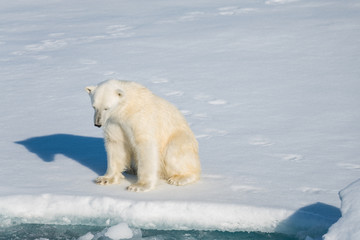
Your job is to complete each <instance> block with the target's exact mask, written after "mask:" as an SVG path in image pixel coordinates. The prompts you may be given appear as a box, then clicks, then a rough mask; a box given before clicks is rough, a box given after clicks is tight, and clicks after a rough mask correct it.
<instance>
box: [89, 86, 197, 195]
mask: <svg viewBox="0 0 360 240" xmlns="http://www.w3.org/2000/svg"><path fill="white" fill-rule="evenodd" d="M86 91H87V92H88V93H89V95H90V98H91V103H92V106H93V107H94V109H95V115H94V124H95V126H97V127H101V126H103V129H104V138H105V147H106V152H107V159H108V167H107V171H106V174H105V175H104V176H100V177H98V178H97V179H96V180H95V182H96V183H98V184H101V185H107V184H115V183H119V182H120V181H121V179H123V178H124V176H123V174H122V172H123V171H126V170H133V168H134V170H136V172H137V175H138V181H137V182H136V183H135V184H132V185H130V186H129V187H127V190H129V191H134V192H139V191H149V190H151V189H153V188H154V187H155V185H156V183H157V180H158V179H159V178H162V179H166V180H167V182H168V183H169V184H173V185H185V184H189V183H193V182H195V181H197V180H198V179H199V177H200V161H199V156H198V143H197V141H196V139H195V136H194V134H193V132H192V131H191V130H190V127H189V125H188V124H187V122H186V120H185V118H184V117H183V116H182V114H181V113H180V111H179V110H178V109H177V108H176V107H175V106H173V105H172V104H170V103H169V102H167V101H165V100H164V99H162V98H160V97H157V96H155V95H154V94H153V93H152V92H151V91H150V90H148V89H147V88H145V87H144V86H142V85H140V84H138V83H135V82H128V81H120V80H108V81H104V82H102V83H100V84H99V85H98V86H91V87H86Z"/></svg>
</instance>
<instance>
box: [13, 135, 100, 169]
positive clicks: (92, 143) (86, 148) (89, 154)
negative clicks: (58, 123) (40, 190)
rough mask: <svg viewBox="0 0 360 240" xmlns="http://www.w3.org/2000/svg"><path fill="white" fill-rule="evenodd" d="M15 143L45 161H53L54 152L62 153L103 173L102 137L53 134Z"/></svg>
mask: <svg viewBox="0 0 360 240" xmlns="http://www.w3.org/2000/svg"><path fill="white" fill-rule="evenodd" d="M15 143H17V144H21V145H23V146H25V147H26V149H27V150H28V151H29V152H32V153H35V154H36V155H37V156H39V158H41V159H42V160H43V161H45V162H51V161H54V157H55V155H56V154H62V155H64V156H66V157H68V158H71V159H73V160H75V161H77V162H79V163H80V164H82V165H83V166H86V167H88V168H89V169H91V170H92V171H94V172H95V173H97V174H98V175H103V174H104V173H105V171H106V151H105V147H104V140H103V139H102V138H95V137H84V136H76V135H71V134H53V135H48V136H41V137H33V138H29V139H26V140H23V141H18V142H15Z"/></svg>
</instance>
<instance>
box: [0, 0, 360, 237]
mask: <svg viewBox="0 0 360 240" xmlns="http://www.w3.org/2000/svg"><path fill="white" fill-rule="evenodd" d="M359 11H360V4H359V3H358V2H357V1H352V0H347V1H335V0H328V1H313V0H298V1H293V0H268V1H265V0H263V1H260V0H259V1H258V0H256V1H253V0H251V1H250V0H242V1H235V0H226V1H212V0H199V1H195V2H194V1H190V0H184V1H176V2H174V1H163V0H154V1H151V2H150V1H144V0H136V1H115V0H109V1H107V2H106V3H104V2H103V1H99V0H94V1H91V2H89V1H85V0H80V1H76V2H71V3H70V2H64V1H58V0H50V1H45V0H36V1H31V2H28V1H10V2H9V1H2V2H0V22H1V25H0V46H1V47H0V68H1V71H0V79H1V80H0V89H1V90H2V100H1V102H0V110H1V115H0V122H1V123H2V124H3V126H2V128H1V130H0V132H1V139H0V149H1V157H0V164H1V168H0V175H1V176H2V181H1V183H0V225H1V226H8V225H11V224H14V223H56V224H98V225H107V226H109V227H110V226H113V225H116V224H118V223H126V224H128V226H129V227H134V228H149V229H154V228H156V229H198V230H222V231H263V232H282V233H288V234H294V235H297V236H298V237H299V238H302V239H305V238H307V239H310V238H313V239H316V238H321V236H322V235H323V234H325V233H326V232H327V231H328V229H329V227H330V226H331V225H332V224H334V223H335V222H337V220H338V219H339V218H340V216H341V215H340V210H339V207H340V200H339V199H338V192H339V190H340V189H342V188H344V186H347V185H348V184H349V183H351V182H354V181H355V180H356V179H358V178H359V170H360V163H359V162H360V161H359V160H360V157H359V156H360V146H359V145H360V127H359V124H358V123H359V121H360V112H359V110H358V109H360V106H359V105H360V95H359V91H360V83H359V76H360V68H359V67H358V66H360V49H359V46H360V40H359V39H360V14H359ZM109 78H118V79H126V80H132V81H137V82H139V83H141V84H143V85H145V86H147V87H148V88H149V89H151V90H152V91H153V92H154V93H156V94H157V95H159V96H161V97H164V98H165V99H167V100H169V101H170V102H172V103H174V104H175V105H176V106H177V107H178V108H179V109H180V110H181V112H182V113H183V114H184V115H185V117H186V118H187V120H188V121H189V123H190V125H191V128H192V129H193V131H194V133H195V135H196V136H197V138H198V140H199V144H200V158H201V162H202V169H203V174H202V178H201V180H200V181H199V182H198V183H196V184H193V185H190V186H185V187H175V186H170V185H167V184H166V183H165V182H160V183H159V184H158V186H157V188H156V189H155V190H154V191H152V192H149V193H141V194H139V193H130V192H127V191H126V190H125V188H126V186H128V185H129V184H131V183H133V182H134V181H136V177H134V176H132V175H127V176H126V180H124V182H123V183H121V184H119V185H115V186H106V187H105V186H98V185H96V184H94V182H93V180H94V179H95V178H96V177H97V176H98V175H101V174H104V172H105V170H106V156H105V149H104V146H103V140H102V133H101V130H100V129H97V128H94V127H93V123H92V115H93V113H92V109H91V106H90V101H89V99H88V96H87V93H86V92H85V91H84V87H85V86H88V85H93V84H96V83H98V82H100V81H103V80H105V79H109ZM354 186H356V185H355V184H354ZM353 188H354V187H353ZM348 189H350V190H351V188H348ZM350 190H344V191H342V193H341V194H342V195H341V196H342V200H343V206H342V209H341V211H342V213H343V218H341V220H340V222H338V223H337V224H336V225H335V226H334V227H333V228H331V232H330V233H329V235H327V236H329V237H328V238H329V239H331V236H334V235H333V234H345V233H344V232H341V231H340V224H341V223H342V222H345V221H350V223H347V224H346V225H347V226H349V227H348V228H346V230H349V231H350V234H351V233H354V234H355V233H356V230H355V229H352V230H351V229H350V228H351V227H353V226H354V223H356V221H357V222H359V221H360V219H359V216H358V215H357V214H354V215H352V212H356V211H357V210H356V208H355V206H356V203H355V200H354V199H355V198H353V197H351V195H355V192H354V191H355V190H351V191H350ZM349 196H350V197H349ZM351 199H352V200H351ZM346 201H351V202H352V201H354V203H353V204H350V203H346ZM344 206H347V207H346V208H347V209H348V211H345V209H344ZM350 206H351V207H350ZM336 226H339V227H336ZM341 229H343V228H341ZM334 231H336V233H334ZM337 236H339V235H337ZM344 238H345V237H341V239H344ZM349 239H350V237H349Z"/></svg>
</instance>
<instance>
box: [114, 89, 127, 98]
mask: <svg viewBox="0 0 360 240" xmlns="http://www.w3.org/2000/svg"><path fill="white" fill-rule="evenodd" d="M116 94H117V95H118V96H119V97H122V96H124V95H125V93H124V91H123V90H121V89H116Z"/></svg>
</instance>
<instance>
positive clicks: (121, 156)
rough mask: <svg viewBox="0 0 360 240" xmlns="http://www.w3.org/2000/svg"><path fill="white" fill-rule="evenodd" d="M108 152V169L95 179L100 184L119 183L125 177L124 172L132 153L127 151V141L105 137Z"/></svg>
mask: <svg viewBox="0 0 360 240" xmlns="http://www.w3.org/2000/svg"><path fill="white" fill-rule="evenodd" d="M105 148H106V153H107V170H106V173H105V175H104V176H100V177H98V178H96V179H95V183H97V184H100V185H108V184H117V183H120V182H121V180H122V179H124V175H123V174H122V172H123V171H124V169H125V167H126V164H127V163H128V162H130V154H129V153H128V152H127V150H126V147H125V143H123V142H118V141H112V140H109V139H105Z"/></svg>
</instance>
